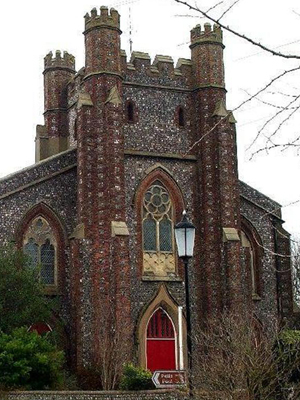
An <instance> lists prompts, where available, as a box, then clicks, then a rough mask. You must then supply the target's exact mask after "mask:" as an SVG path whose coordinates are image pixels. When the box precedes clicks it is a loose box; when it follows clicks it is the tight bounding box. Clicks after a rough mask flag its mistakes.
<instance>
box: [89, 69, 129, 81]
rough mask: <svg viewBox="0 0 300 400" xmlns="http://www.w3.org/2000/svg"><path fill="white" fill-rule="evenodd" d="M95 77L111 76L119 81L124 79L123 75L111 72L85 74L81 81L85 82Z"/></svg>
mask: <svg viewBox="0 0 300 400" xmlns="http://www.w3.org/2000/svg"><path fill="white" fill-rule="evenodd" d="M97 75H112V76H117V77H118V78H120V79H124V77H123V75H121V74H119V73H118V72H112V71H95V72H91V73H90V74H87V75H86V76H85V77H84V78H83V80H84V81H86V80H87V79H89V78H91V77H93V76H97Z"/></svg>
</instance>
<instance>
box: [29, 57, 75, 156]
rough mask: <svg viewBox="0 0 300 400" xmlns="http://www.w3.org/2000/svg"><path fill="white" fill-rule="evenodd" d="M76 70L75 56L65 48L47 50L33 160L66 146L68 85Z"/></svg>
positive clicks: (54, 152) (55, 152)
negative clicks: (41, 113)
mask: <svg viewBox="0 0 300 400" xmlns="http://www.w3.org/2000/svg"><path fill="white" fill-rule="evenodd" d="M75 73H76V71H75V58H74V56H72V54H69V53H68V52H66V51H64V52H63V56H62V54H61V52H60V51H59V50H57V51H56V52H55V57H54V56H53V53H52V52H50V53H48V54H47V55H46V57H45V58H44V72H43V74H44V104H45V112H44V118H45V127H44V128H43V129H42V127H39V128H38V129H37V135H36V161H40V160H43V159H44V158H47V157H50V156H52V155H54V154H58V153H60V152H62V151H64V150H67V148H68V113H67V105H68V104H67V103H68V98H67V84H68V82H69V81H70V80H71V79H72V78H73V77H74V76H75ZM41 129H42V131H43V134H42V135H41V134H40V132H41Z"/></svg>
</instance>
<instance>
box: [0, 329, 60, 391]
mask: <svg viewBox="0 0 300 400" xmlns="http://www.w3.org/2000/svg"><path fill="white" fill-rule="evenodd" d="M63 362H64V356H63V352H61V351H58V350H57V348H56V346H54V345H53V344H51V343H50V342H49V341H48V340H47V337H46V336H39V335H37V334H36V333H35V332H27V330H26V328H19V329H16V330H14V331H13V332H12V333H11V334H5V333H0V387H1V388H5V389H16V388H22V389H28V390H30V389H32V390H41V389H50V388H55V389H57V388H60V387H61V385H62V384H63V377H64V375H63V370H62V365H63Z"/></svg>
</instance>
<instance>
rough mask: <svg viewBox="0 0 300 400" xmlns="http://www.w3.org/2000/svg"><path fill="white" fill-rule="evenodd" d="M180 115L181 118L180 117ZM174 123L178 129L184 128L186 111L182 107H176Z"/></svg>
mask: <svg viewBox="0 0 300 400" xmlns="http://www.w3.org/2000/svg"><path fill="white" fill-rule="evenodd" d="M181 113H182V116H181V115H180V114H181ZM175 122H176V125H177V126H178V127H179V128H180V129H184V128H185V127H186V110H185V108H184V107H183V105H181V104H180V105H178V106H177V107H176V111H175Z"/></svg>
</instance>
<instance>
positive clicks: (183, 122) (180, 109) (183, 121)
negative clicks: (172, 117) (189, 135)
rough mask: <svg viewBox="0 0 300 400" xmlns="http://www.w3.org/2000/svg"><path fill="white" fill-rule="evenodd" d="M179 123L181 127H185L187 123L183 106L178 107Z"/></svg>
mask: <svg viewBox="0 0 300 400" xmlns="http://www.w3.org/2000/svg"><path fill="white" fill-rule="evenodd" d="M178 125H179V126H180V127H184V125H185V118H184V111H183V108H182V107H179V109H178Z"/></svg>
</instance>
